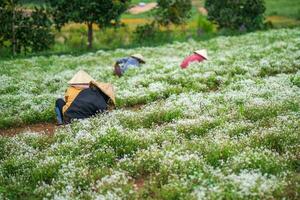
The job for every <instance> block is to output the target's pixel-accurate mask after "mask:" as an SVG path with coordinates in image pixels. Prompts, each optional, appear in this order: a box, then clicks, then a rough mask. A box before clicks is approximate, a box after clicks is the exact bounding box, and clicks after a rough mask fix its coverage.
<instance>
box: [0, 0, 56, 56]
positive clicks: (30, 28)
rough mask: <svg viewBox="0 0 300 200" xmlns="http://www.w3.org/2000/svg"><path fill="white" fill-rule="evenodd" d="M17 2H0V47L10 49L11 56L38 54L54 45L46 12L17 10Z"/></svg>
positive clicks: (4, 0)
mask: <svg viewBox="0 0 300 200" xmlns="http://www.w3.org/2000/svg"><path fill="white" fill-rule="evenodd" d="M19 6H20V5H19V1H8V0H2V1H0V22H1V26H0V47H1V46H2V47H7V48H10V49H11V50H12V52H13V54H16V53H22V52H24V53H26V52H38V51H43V50H46V49H49V48H50V46H51V45H52V44H53V43H54V36H53V34H52V33H51V25H52V22H51V20H50V18H49V16H48V13H47V11H46V10H45V9H44V8H43V7H41V8H34V10H33V11H28V10H23V9H22V8H19Z"/></svg>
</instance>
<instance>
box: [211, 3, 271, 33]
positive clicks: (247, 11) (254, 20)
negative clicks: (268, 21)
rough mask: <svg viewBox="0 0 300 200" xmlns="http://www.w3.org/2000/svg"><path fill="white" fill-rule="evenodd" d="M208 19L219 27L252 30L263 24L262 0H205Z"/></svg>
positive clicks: (263, 6)
mask: <svg viewBox="0 0 300 200" xmlns="http://www.w3.org/2000/svg"><path fill="white" fill-rule="evenodd" d="M205 7H206V9H207V10H208V19H209V20H211V21H214V22H216V23H217V24H218V25H219V26H220V28H229V29H235V30H239V29H247V30H254V29H259V28H262V27H263V25H264V15H263V14H264V12H265V10H266V7H265V2H264V0H238V1H237V0H222V1H220V0H206V1H205Z"/></svg>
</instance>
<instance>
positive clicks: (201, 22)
mask: <svg viewBox="0 0 300 200" xmlns="http://www.w3.org/2000/svg"><path fill="white" fill-rule="evenodd" d="M197 28H198V35H201V34H202V33H213V32H216V27H215V25H214V24H213V23H211V22H210V21H208V20H207V19H206V17H204V16H203V15H199V17H198V21H197Z"/></svg>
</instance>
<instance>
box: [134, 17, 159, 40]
mask: <svg viewBox="0 0 300 200" xmlns="http://www.w3.org/2000/svg"><path fill="white" fill-rule="evenodd" d="M157 31H158V28H157V26H156V25H155V23H154V22H152V23H151V24H145V25H141V26H137V27H136V30H135V32H134V34H135V40H136V41H137V42H139V43H142V42H143V41H144V40H145V39H146V40H147V39H149V38H151V39H153V38H154V37H155V35H156V33H157Z"/></svg>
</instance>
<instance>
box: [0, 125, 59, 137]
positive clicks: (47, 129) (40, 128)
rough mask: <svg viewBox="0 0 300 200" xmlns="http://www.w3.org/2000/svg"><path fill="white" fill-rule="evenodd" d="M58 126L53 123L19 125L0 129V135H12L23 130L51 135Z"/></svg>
mask: <svg viewBox="0 0 300 200" xmlns="http://www.w3.org/2000/svg"><path fill="white" fill-rule="evenodd" d="M57 127H58V126H57V125H56V124H54V123H38V124H32V125H26V126H25V125H24V126H21V127H13V128H8V129H0V135H1V136H14V135H17V134H20V133H24V132H28V131H30V132H36V133H41V134H46V135H53V133H54V132H55V129H56V128H57Z"/></svg>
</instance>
